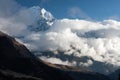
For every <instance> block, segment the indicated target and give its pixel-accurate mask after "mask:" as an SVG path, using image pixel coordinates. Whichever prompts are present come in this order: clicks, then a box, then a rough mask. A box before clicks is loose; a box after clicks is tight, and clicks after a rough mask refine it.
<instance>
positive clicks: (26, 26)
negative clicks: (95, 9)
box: [0, 6, 120, 74]
mask: <svg viewBox="0 0 120 80" xmlns="http://www.w3.org/2000/svg"><path fill="white" fill-rule="evenodd" d="M0 30H1V31H3V32H6V33H8V34H10V35H12V36H15V37H16V38H17V39H18V40H19V41H21V42H22V43H24V44H25V45H26V46H27V47H28V48H29V49H30V50H31V51H32V52H34V53H35V54H37V55H39V57H40V58H41V59H43V60H46V61H49V62H52V63H57V64H59V63H60V64H66V65H72V66H80V67H84V68H87V69H90V70H93V71H96V72H100V73H104V74H109V73H111V72H113V71H115V70H116V69H118V68H119V67H120V53H119V52H120V43H119V41H120V22H119V21H115V20H104V21H102V22H93V21H86V20H78V19H73V20H71V19H61V20H55V19H54V17H53V16H52V15H51V13H49V12H47V11H46V10H45V9H41V8H40V7H38V6H34V7H31V8H25V9H21V10H19V12H18V13H17V14H15V15H14V16H12V17H11V18H1V17H0Z"/></svg>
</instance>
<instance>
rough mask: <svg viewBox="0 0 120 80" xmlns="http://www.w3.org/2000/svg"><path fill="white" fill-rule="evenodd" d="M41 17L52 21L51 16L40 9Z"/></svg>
mask: <svg viewBox="0 0 120 80" xmlns="http://www.w3.org/2000/svg"><path fill="white" fill-rule="evenodd" d="M41 15H42V17H43V18H45V19H46V20H53V19H54V17H53V15H52V14H51V13H50V12H48V11H46V10H45V9H44V8H42V9H41Z"/></svg>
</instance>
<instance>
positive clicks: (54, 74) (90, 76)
mask: <svg viewBox="0 0 120 80" xmlns="http://www.w3.org/2000/svg"><path fill="white" fill-rule="evenodd" d="M51 65H53V66H51ZM57 66H58V67H59V68H58V67H57ZM62 67H65V66H62V65H54V64H46V63H45V62H43V61H41V60H39V59H38V58H37V57H35V56H34V55H33V54H31V52H30V51H29V50H28V49H27V48H26V47H25V46H24V45H22V44H20V43H18V42H17V41H16V40H15V39H14V38H12V37H10V36H8V35H6V34H4V33H2V32H0V69H1V70H10V71H12V72H15V73H20V74H23V75H29V76H33V77H38V78H40V79H43V80H80V79H82V80H96V79H97V80H110V79H109V78H108V77H107V76H104V75H102V74H98V73H94V72H90V71H85V70H83V71H80V70H79V69H76V70H75V69H74V68H73V70H72V69H70V68H69V67H67V66H66V69H65V68H64V69H63V68H62Z"/></svg>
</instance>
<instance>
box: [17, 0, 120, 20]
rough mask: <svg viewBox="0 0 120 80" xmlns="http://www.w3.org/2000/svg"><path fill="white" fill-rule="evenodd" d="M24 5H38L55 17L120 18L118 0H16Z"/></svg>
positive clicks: (119, 2)
mask: <svg viewBox="0 0 120 80" xmlns="http://www.w3.org/2000/svg"><path fill="white" fill-rule="evenodd" d="M16 1H17V2H18V3H19V4H21V5H22V6H26V7H31V6H34V5H36V6H40V7H43V8H45V9H46V10H48V11H50V12H51V13H52V14H53V15H54V16H55V17H56V18H59V19H61V18H79V19H92V20H104V19H117V20H119V18H120V0H16Z"/></svg>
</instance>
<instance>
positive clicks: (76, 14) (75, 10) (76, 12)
mask: <svg viewBox="0 0 120 80" xmlns="http://www.w3.org/2000/svg"><path fill="white" fill-rule="evenodd" d="M68 15H69V17H71V18H81V19H86V20H92V18H91V17H90V16H88V15H87V14H86V13H85V12H84V11H83V10H82V9H80V8H79V7H72V8H70V9H69V10H68Z"/></svg>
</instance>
